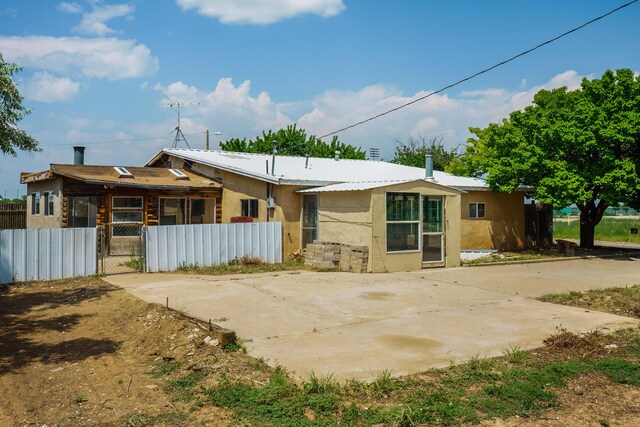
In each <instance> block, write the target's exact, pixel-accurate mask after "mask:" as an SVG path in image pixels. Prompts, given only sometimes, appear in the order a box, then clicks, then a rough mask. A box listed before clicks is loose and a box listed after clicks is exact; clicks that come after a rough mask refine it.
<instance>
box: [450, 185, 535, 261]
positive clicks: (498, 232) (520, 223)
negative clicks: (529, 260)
mask: <svg viewBox="0 0 640 427" xmlns="http://www.w3.org/2000/svg"><path fill="white" fill-rule="evenodd" d="M471 202H482V203H484V204H485V218H483V219H470V218H469V203H471ZM461 242H462V249H463V250H465V249H466V250H469V249H499V250H522V249H524V247H525V226H524V194H523V193H522V192H518V191H515V192H513V193H497V192H493V191H470V192H467V193H464V194H462V240H461Z"/></svg>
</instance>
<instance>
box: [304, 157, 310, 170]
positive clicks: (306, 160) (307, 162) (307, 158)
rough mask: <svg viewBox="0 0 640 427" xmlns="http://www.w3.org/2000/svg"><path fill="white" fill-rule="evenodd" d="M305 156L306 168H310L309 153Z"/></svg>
mask: <svg viewBox="0 0 640 427" xmlns="http://www.w3.org/2000/svg"><path fill="white" fill-rule="evenodd" d="M304 157H305V160H304V168H305V169H309V154H307V155H306V156H304Z"/></svg>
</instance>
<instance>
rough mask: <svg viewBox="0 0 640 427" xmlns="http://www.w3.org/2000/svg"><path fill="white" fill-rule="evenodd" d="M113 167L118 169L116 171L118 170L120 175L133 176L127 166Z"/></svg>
mask: <svg viewBox="0 0 640 427" xmlns="http://www.w3.org/2000/svg"><path fill="white" fill-rule="evenodd" d="M113 168H114V169H115V170H116V172H118V174H119V175H120V176H127V177H131V176H133V174H132V173H131V172H129V171H128V170H127V169H126V168H123V167H122V166H114V167H113Z"/></svg>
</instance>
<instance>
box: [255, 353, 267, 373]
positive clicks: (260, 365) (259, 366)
mask: <svg viewBox="0 0 640 427" xmlns="http://www.w3.org/2000/svg"><path fill="white" fill-rule="evenodd" d="M268 368H269V365H267V362H266V361H265V360H264V358H263V357H259V358H258V359H256V361H255V362H254V363H253V370H254V371H259V372H266V370H267V369H268Z"/></svg>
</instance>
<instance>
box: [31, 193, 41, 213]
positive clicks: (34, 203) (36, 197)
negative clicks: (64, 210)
mask: <svg viewBox="0 0 640 427" xmlns="http://www.w3.org/2000/svg"><path fill="white" fill-rule="evenodd" d="M31 215H40V193H31Z"/></svg>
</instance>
